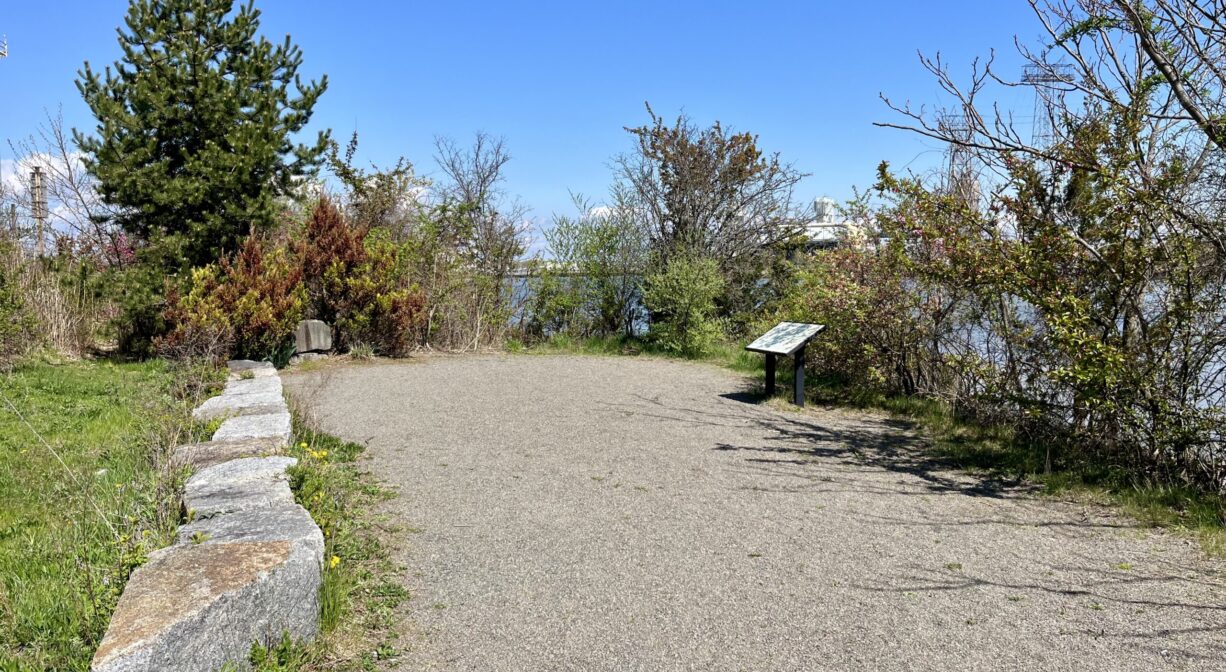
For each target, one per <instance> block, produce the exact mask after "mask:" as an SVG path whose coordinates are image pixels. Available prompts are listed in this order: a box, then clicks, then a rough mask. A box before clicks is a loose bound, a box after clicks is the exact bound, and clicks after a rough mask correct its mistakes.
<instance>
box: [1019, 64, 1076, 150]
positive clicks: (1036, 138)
mask: <svg viewBox="0 0 1226 672" xmlns="http://www.w3.org/2000/svg"><path fill="white" fill-rule="evenodd" d="M1072 75H1073V68H1072V66H1070V65H1067V64H1063V63H1056V64H1053V65H1042V66H1041V65H1038V64H1035V63H1031V64H1029V65H1024V66H1022V83H1023V84H1028V85H1030V86H1033V87H1034V121H1033V122H1032V124H1031V126H1030V129H1031V130H1030V141H1031V142H1032V143H1033V144H1034V145H1035V146H1036V147H1047V146H1048V145H1050V144H1051V143H1052V142H1054V141H1055V139H1056V131H1055V127H1054V125H1053V123H1052V122H1053V119H1052V118H1053V117H1054V116H1055V114H1056V110H1057V109H1059V108H1060V107H1061V106H1062V104H1063V102H1064V94H1065V92H1066V91H1067V89H1065V88H1064V87H1063V86H1060V85H1061V84H1067V83H1068V82H1069V81H1070V78H1071V77H1072Z"/></svg>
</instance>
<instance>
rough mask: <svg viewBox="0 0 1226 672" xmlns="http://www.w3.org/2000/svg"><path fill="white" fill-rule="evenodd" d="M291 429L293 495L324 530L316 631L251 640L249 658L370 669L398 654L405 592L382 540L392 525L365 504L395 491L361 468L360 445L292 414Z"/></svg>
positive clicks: (270, 667)
mask: <svg viewBox="0 0 1226 672" xmlns="http://www.w3.org/2000/svg"><path fill="white" fill-rule="evenodd" d="M294 435H295V436H296V437H297V442H296V443H295V444H294V446H293V447H292V448H291V450H290V454H291V455H293V456H294V457H297V458H298V464H297V465H296V466H295V467H293V468H292V469H291V470H290V478H291V485H292V486H293V489H294V496H295V498H296V499H297V500H298V503H299V504H301V505H302V506H303V507H305V508H306V509H307V510H308V511H310V512H311V516H312V517H313V518H314V519H315V522H316V523H317V524H318V525H319V527H320V529H321V530H323V533H324V577H323V588H322V590H321V591H320V606H321V614H320V637H318V638H317V639H316V640H315V641H314V642H313V643H311V644H295V643H293V642H291V641H289V640H283V641H282V642H281V643H280V644H278V645H277V646H274V647H270V648H262V647H259V646H256V647H255V648H254V649H253V650H252V657H251V661H252V664H253V665H254V667H255V669H256V670H257V671H259V672H274V671H275V672H282V671H286V672H288V671H295V670H369V669H374V668H375V666H376V664H378V663H379V662H380V661H386V660H388V659H391V658H394V657H395V656H396V655H397V651H398V647H397V646H396V644H397V633H396V632H395V630H394V627H393V626H394V625H395V622H396V608H397V607H398V606H399V605H400V604H401V603H402V602H403V601H404V600H405V599H407V598H408V592H407V591H406V590H405V589H404V587H403V586H402V585H401V583H400V580H399V572H400V569H401V568H400V567H398V566H397V565H396V564H395V563H394V562H393V561H392V559H391V552H390V548H389V546H388V544H387V543H386V540H387V539H389V538H390V537H391V536H392V534H393V533H394V532H396V531H397V530H396V529H395V528H393V527H390V526H387V525H384V524H382V523H381V522H380V521H378V520H377V519H376V518H375V516H374V515H373V514H372V513H371V511H370V509H371V507H372V506H373V505H375V504H377V503H378V502H380V501H383V500H385V499H388V498H390V497H392V496H394V495H393V493H392V492H391V491H390V490H387V489H385V488H383V487H381V486H379V485H378V484H377V483H375V481H374V479H373V477H371V476H370V475H369V474H367V473H365V472H363V471H362V470H361V469H359V468H358V466H357V464H356V460H357V458H358V456H359V455H360V454H361V453H362V451H363V447H362V446H360V445H358V444H356V443H350V442H347V441H342V440H341V439H338V438H336V437H334V436H331V435H328V434H324V433H322V432H319V431H316V430H315V429H314V428H313V427H312V426H311V425H310V424H309V423H305V422H303V421H302V419H301V417H300V416H299V415H297V414H296V415H295V422H294Z"/></svg>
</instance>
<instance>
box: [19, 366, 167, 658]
mask: <svg viewBox="0 0 1226 672" xmlns="http://www.w3.org/2000/svg"><path fill="white" fill-rule="evenodd" d="M180 389H181V388H179V386H178V382H177V380H176V375H175V374H174V373H172V372H171V371H170V370H169V369H168V367H167V365H166V364H164V363H163V362H160V361H150V362H143V363H135V364H116V363H111V362H77V363H50V362H30V363H27V364H24V365H21V366H19V367H18V368H16V369H15V370H13V371H12V372H11V373H9V374H6V375H3V376H0V669H2V670H21V669H55V670H87V669H88V668H89V662H90V659H91V658H92V656H93V652H94V649H95V648H96V647H97V645H98V642H99V641H100V640H101V639H102V636H103V634H105V632H106V626H107V623H108V622H109V620H110V615H111V612H112V611H113V610H114V608H115V604H116V602H117V601H118V599H119V595H120V593H121V592H122V590H123V586H124V584H125V583H126V581H127V579H128V576H129V574H131V572H132V570H133V569H134V568H136V567H137V566H139V565H140V564H141V563H143V562H144V561H145V560H146V558H147V554H148V553H149V552H150V551H152V550H154V549H157V548H160V547H162V546H165V545H167V544H169V543H170V542H171V541H172V539H173V536H174V533H175V528H176V526H177V524H178V522H179V505H178V492H179V488H180V486H181V475H180V474H176V473H174V472H172V470H170V468H169V467H168V465H167V460H166V458H167V456H168V453H169V449H170V448H172V447H173V446H175V445H177V443H179V442H181V441H186V440H188V439H189V437H188V435H187V432H188V431H190V428H189V427H188V410H189V409H190V402H189V401H186V400H181V398H180V397H179V395H178V394H177V391H179V390H180Z"/></svg>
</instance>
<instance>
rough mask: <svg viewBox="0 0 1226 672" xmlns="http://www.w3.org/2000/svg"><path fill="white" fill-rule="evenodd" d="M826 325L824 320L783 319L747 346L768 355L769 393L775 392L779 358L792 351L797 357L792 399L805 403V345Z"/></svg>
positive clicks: (752, 350)
mask: <svg viewBox="0 0 1226 672" xmlns="http://www.w3.org/2000/svg"><path fill="white" fill-rule="evenodd" d="M825 328H826V325H824V324H806V323H804V322H780V323H779V324H776V325H775V326H774V328H773V329H771V330H770V331H768V332H766V333H765V334H762V335H761V336H759V337H758V338H757V340H755V341H754V342H753V343H750V344H749V345H747V346H745V349H746V350H749V351H751V352H761V353H763V354H765V355H766V396H768V397H769V396H771V395H773V394H774V393H775V358H776V357H779V356H783V357H787V356H789V355H790V356H792V357H793V364H792V366H793V368H792V371H793V376H792V402H793V403H795V404H796V405H797V406H804V405H805V346H806V345H808V344H809V341H811V340H813V337H814V336H816V335H818V334H819V333H821V331H822V330H823V329H825Z"/></svg>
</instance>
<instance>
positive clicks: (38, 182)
mask: <svg viewBox="0 0 1226 672" xmlns="http://www.w3.org/2000/svg"><path fill="white" fill-rule="evenodd" d="M30 198H31V201H32V202H31V204H30V210H31V214H33V215H34V222H35V224H36V227H35V228H36V229H37V231H38V233H37V235H38V239H37V242H36V243H35V250H36V251H37V254H38V256H40V257H41V256H43V238H44V237H45V236H46V227H47V191H46V189H44V188H43V169H42V166H34V172H32V173H30Z"/></svg>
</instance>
